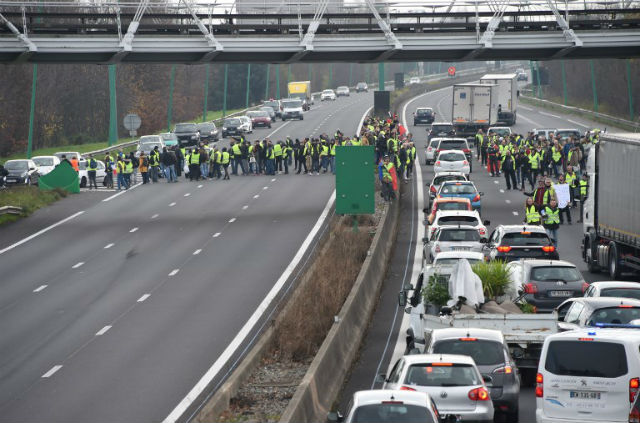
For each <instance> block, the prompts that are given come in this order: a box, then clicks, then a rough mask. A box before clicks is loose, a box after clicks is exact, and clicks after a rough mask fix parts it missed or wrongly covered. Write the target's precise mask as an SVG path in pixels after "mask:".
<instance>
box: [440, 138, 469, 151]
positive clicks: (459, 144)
mask: <svg viewBox="0 0 640 423" xmlns="http://www.w3.org/2000/svg"><path fill="white" fill-rule="evenodd" d="M439 148H440V150H466V149H467V148H468V146H467V142H466V141H463V140H460V141H455V140H446V141H444V140H442V141H440V147H439Z"/></svg>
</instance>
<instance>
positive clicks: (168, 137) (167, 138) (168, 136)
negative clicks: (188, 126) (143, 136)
mask: <svg viewBox="0 0 640 423" xmlns="http://www.w3.org/2000/svg"><path fill="white" fill-rule="evenodd" d="M161 137H162V139H163V140H165V141H176V140H177V139H178V137H176V134H172V133H171V132H168V133H166V134H162V135H161Z"/></svg>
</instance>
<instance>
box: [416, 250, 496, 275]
mask: <svg viewBox="0 0 640 423" xmlns="http://www.w3.org/2000/svg"><path fill="white" fill-rule="evenodd" d="M424 253H425V251H424V250H423V258H424V259H426V256H425V254H424ZM462 259H465V260H467V261H468V262H469V264H470V265H471V266H473V265H474V264H476V263H480V262H483V261H484V254H482V253H478V252H474V251H441V252H440V253H438V254H436V256H435V257H434V258H433V262H432V263H431V264H427V265H426V266H425V267H424V268H423V269H422V274H423V281H428V280H429V278H430V277H431V276H432V275H435V274H436V273H437V274H438V275H451V272H452V271H453V266H455V265H456V264H457V263H458V262H459V261H460V260H462ZM447 281H448V278H447ZM423 283H424V282H423Z"/></svg>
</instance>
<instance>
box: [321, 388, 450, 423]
mask: <svg viewBox="0 0 640 423" xmlns="http://www.w3.org/2000/svg"><path fill="white" fill-rule="evenodd" d="M327 420H329V421H330V422H342V423H359V422H394V423H411V422H424V423H437V422H439V421H440V420H439V414H438V410H437V408H436V407H435V403H434V402H433V400H432V399H431V397H430V396H429V394H427V393H425V392H414V391H406V390H404V391H400V390H397V391H392V390H382V389H376V390H371V391H358V392H356V393H355V394H353V398H352V399H351V401H350V402H349V409H348V410H347V411H346V412H345V415H344V416H343V415H342V414H340V413H339V412H338V413H329V415H328V416H327Z"/></svg>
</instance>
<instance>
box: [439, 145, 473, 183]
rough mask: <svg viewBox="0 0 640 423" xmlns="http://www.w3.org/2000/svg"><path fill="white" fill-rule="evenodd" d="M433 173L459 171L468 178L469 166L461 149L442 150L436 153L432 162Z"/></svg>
mask: <svg viewBox="0 0 640 423" xmlns="http://www.w3.org/2000/svg"><path fill="white" fill-rule="evenodd" d="M433 171H434V172H435V173H441V172H460V173H462V174H463V175H466V176H467V178H469V174H470V173H471V166H470V165H469V160H468V159H467V156H466V155H465V154H464V152H463V151H462V150H442V151H440V152H439V153H438V156H437V157H436V161H435V163H434V164H433Z"/></svg>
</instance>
